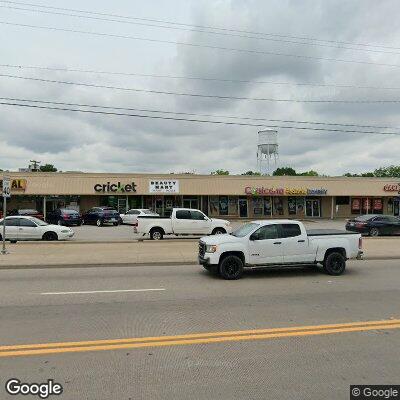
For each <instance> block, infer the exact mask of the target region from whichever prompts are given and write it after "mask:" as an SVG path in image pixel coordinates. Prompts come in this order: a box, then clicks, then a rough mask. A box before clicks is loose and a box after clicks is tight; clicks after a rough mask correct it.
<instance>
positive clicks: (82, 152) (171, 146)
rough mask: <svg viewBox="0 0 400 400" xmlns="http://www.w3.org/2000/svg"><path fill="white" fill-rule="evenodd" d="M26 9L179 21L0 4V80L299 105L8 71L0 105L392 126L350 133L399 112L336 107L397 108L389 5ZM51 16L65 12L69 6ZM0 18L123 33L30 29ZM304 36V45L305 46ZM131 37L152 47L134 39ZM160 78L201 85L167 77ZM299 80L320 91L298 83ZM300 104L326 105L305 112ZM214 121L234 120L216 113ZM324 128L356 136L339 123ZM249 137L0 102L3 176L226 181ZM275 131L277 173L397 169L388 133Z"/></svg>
mask: <svg viewBox="0 0 400 400" xmlns="http://www.w3.org/2000/svg"><path fill="white" fill-rule="evenodd" d="M21 1H23V0H21ZM31 4H32V3H31ZM35 4H39V5H42V6H53V7H61V8H70V9H77V10H89V11H94V12H102V13H106V14H116V15H122V16H130V17H135V18H143V19H153V20H162V21H168V22H175V23H179V24H186V25H177V24H168V23H166V22H164V23H155V22H149V21H147V22H146V21H143V20H140V19H127V18H125V19H121V18H117V17H107V16H103V17H100V18H103V20H101V19H88V18H78V17H73V16H67V15H57V14H48V13H47V14H46V13H39V12H37V11H32V10H38V7H32V6H23V5H15V4H10V3H5V2H1V1H0V6H2V7H0V22H3V23H1V24H0V64H2V65H3V66H0V74H3V75H13V76H18V77H29V78H40V79H47V80H59V81H60V80H62V81H69V82H77V83H85V84H96V85H103V86H104V85H105V86H114V87H122V88H133V89H145V90H155V91H168V92H177V93H196V94H203V95H217V96H228V97H246V98H251V99H254V98H258V99H259V98H263V99H265V98H268V99H287V100H300V101H297V102H292V101H289V102H277V101H264V100H237V99H236V100H235V99H218V98H199V97H190V96H173V95H166V94H155V93H143V92H137V91H132V90H116V89H106V88H94V87H84V86H74V85H63V84H56V83H49V82H40V81H32V80H22V79H17V78H15V77H14V78H12V77H10V76H8V77H4V76H0V93H1V94H0V97H3V98H4V97H8V98H19V99H31V100H33V99H34V100H42V101H55V102H67V103H80V104H91V105H99V106H108V107H123V108H134V109H151V110H163V111H172V112H184V113H194V114H211V115H218V116H235V117H251V118H265V119H278V120H294V121H320V122H329V123H340V124H358V125H376V126H384V127H387V126H388V127H393V128H392V129H380V128H379V129H378V128H357V129H359V130H364V131H378V132H386V131H399V132H400V120H399V119H400V113H399V107H400V103H390V102H389V103H387V102H386V103H351V102H350V103H338V102H337V101H338V100H350V101H353V100H362V101H366V100H369V101H370V100H385V101H388V100H398V99H400V73H399V72H400V25H399V24H398V15H399V12H400V4H399V2H398V1H396V0H383V1H379V2H377V1H374V0H359V1H352V0H343V1H341V0H320V1H315V0H310V1H306V0H302V1H297V0H296V1H294V0H293V1H290V0H276V1H274V0H268V1H263V0H258V1H256V0H212V1H211V0H168V1H167V0H164V1H162V0H152V1H147V2H144V1H142V0H117V1H113V2H109V1H105V0H97V1H93V0H86V1H84V2H82V1H78V0H69V1H65V0H53V1H51V2H50V1H38V2H36V1H35ZM4 6H5V7H4ZM10 7H16V8H29V9H30V10H31V11H27V10H21V9H15V8H10ZM41 10H45V9H44V8H42V9H41ZM47 11H55V10H49V9H47ZM59 12H60V13H64V14H65V13H69V14H73V15H77V13H76V12H72V11H69V12H68V11H59ZM79 15H84V14H82V13H81V14H79ZM92 16H94V15H93V14H92ZM98 17H99V16H98ZM104 19H117V20H119V21H125V23H123V22H115V21H104ZM4 22H7V23H17V24H27V25H36V26H48V27H57V28H63V29H69V30H79V31H89V32H99V33H107V34H111V35H119V36H130V37H131V38H121V37H115V36H104V35H102V36H100V35H88V34H83V33H72V32H65V31H54V30H53V31H51V30H43V29H35V28H32V27H26V26H25V27H21V26H14V25H8V24H4ZM133 22H134V23H133ZM138 22H140V23H141V25H140V24H137V23H138ZM146 24H147V25H146ZM148 25H163V26H164V27H160V26H157V27H156V26H148ZM189 25H193V26H208V27H219V28H224V29H229V30H234V31H235V32H232V31H227V30H218V31H216V30H215V29H214V30H212V32H214V34H213V33H210V29H208V33H205V32H199V28H193V27H191V26H189ZM165 27H168V29H167V28H165ZM170 28H180V29H170ZM182 28H183V29H182ZM203 30H204V29H203ZM238 31H251V32H257V33H265V34H274V35H262V36H261V35H258V34H246V33H240V32H238ZM215 32H219V33H224V34H215ZM132 37H136V38H140V40H138V39H133V38H132ZM304 37H305V38H313V40H304V39H302V38H304ZM143 38H145V39H152V40H153V39H155V40H156V41H149V40H146V41H145V40H141V39H143ZM314 39H318V41H316V40H314ZM160 41H164V42H160ZM165 42H175V43H165ZM176 42H180V43H186V44H192V45H193V44H194V45H195V46H188V45H183V44H176ZM341 42H348V43H347V44H344V43H341ZM197 45H200V46H197ZM201 46H203V47H201ZM204 46H214V47H219V48H218V49H215V48H209V47H204ZM221 48H230V49H232V48H233V49H244V50H255V51H256V52H249V51H232V50H223V49H221ZM269 53H280V54H289V55H299V56H301V57H293V56H282V55H272V54H269ZM335 60H347V61H350V62H343V61H335ZM5 64H7V65H21V66H24V67H28V66H39V67H50V68H58V69H69V70H71V69H79V70H92V71H108V72H121V73H125V75H121V74H100V73H86V72H69V71H60V70H59V71H54V70H43V69H42V70H41V69H32V68H18V69H17V68H13V67H5V66H4V65H5ZM379 64H380V65H379ZM382 64H386V65H382ZM129 74H147V75H158V77H143V76H137V75H129ZM160 75H162V76H166V75H167V76H170V77H169V78H165V77H160ZM171 76H175V77H176V76H180V77H200V78H207V79H202V80H193V79H172V78H171ZM208 78H212V79H216V80H209V79H208ZM218 79H220V80H221V79H222V80H224V79H225V80H231V81H234V82H226V81H225V82H224V81H219V80H218ZM238 81H242V82H238ZM243 81H245V82H243ZM278 83H279V84H278ZM304 83H312V84H314V83H316V84H325V85H328V86H309V85H302V84H304ZM335 85H337V86H335ZM343 86H350V87H343ZM360 86H361V87H363V88H360ZM365 87H367V88H365ZM388 88H389V89H388ZM396 88H397V89H396ZM304 100H324V101H326V100H333V101H335V102H332V103H329V102H328V103H326V102H323V103H307V102H303V101H304ZM0 101H3V100H0ZM142 114H149V113H144V112H142ZM152 115H160V114H152ZM163 115H167V114H163ZM168 115H169V116H171V114H168ZM189 118H199V117H193V116H192V117H189ZM200 119H211V118H210V117H207V118H206V117H201V118H200ZM215 119H217V120H224V121H228V120H229V121H235V120H233V119H228V118H226V117H224V118H214V120H215ZM236 121H239V120H236ZM241 121H242V122H250V123H256V122H254V121H249V120H245V121H244V120H241ZM258 123H260V122H258ZM265 123H266V124H267V125H271V124H274V123H272V122H265ZM276 124H279V125H281V126H288V125H290V126H293V125H296V124H293V123H291V124H290V123H286V124H284V123H276ZM297 126H303V127H304V126H312V127H314V128H317V127H318V128H320V127H321V125H304V124H303V125H298V124H297ZM396 127H398V128H396ZM334 128H337V129H345V130H354V129H356V128H353V127H349V126H347V127H346V126H334ZM257 131H258V128H257V127H251V126H250V127H249V126H234V125H215V124H206V123H193V122H178V121H169V120H159V119H146V118H143V119H142V118H133V117H127V116H109V115H98V114H82V113H74V112H65V111H53V110H40V109H26V108H20V107H11V106H6V105H0V168H2V169H10V170H15V169H18V168H19V167H26V166H27V164H28V161H29V160H32V159H36V160H41V161H42V162H43V163H52V164H55V165H56V166H57V167H58V168H59V169H61V170H64V171H66V170H81V171H97V172H183V171H195V172H196V173H209V172H210V171H212V170H215V169H220V168H222V169H227V170H229V171H230V172H231V173H242V172H244V171H247V170H249V169H253V170H254V169H255V167H256V144H257ZM278 132H279V151H280V156H279V164H280V165H282V166H286V165H290V166H293V167H294V168H296V169H298V170H308V169H314V170H317V171H318V172H320V173H324V174H331V175H341V174H343V173H344V172H347V171H353V172H361V171H366V170H372V169H375V168H377V167H379V166H383V165H389V164H399V149H400V136H392V135H379V134H367V133H366V134H353V133H349V132H347V133H346V132H323V131H311V130H310V131H308V130H299V129H287V128H286V129H285V128H279V129H278Z"/></svg>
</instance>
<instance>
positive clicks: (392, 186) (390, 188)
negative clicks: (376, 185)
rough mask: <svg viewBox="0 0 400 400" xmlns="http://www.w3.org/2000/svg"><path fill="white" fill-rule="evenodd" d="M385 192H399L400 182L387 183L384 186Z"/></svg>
mask: <svg viewBox="0 0 400 400" xmlns="http://www.w3.org/2000/svg"><path fill="white" fill-rule="evenodd" d="M383 190H384V191H385V192H399V191H400V183H397V184H396V183H394V184H387V185H385V186H384V187H383Z"/></svg>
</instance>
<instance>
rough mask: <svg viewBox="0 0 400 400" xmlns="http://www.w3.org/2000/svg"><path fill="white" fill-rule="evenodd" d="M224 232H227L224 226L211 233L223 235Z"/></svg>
mask: <svg viewBox="0 0 400 400" xmlns="http://www.w3.org/2000/svg"><path fill="white" fill-rule="evenodd" d="M224 233H226V230H225V229H224V228H215V229H214V230H213V231H212V233H211V235H223V234H224Z"/></svg>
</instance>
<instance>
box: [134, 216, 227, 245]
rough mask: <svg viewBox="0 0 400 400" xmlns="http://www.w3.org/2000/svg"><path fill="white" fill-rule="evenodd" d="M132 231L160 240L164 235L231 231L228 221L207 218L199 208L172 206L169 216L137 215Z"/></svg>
mask: <svg viewBox="0 0 400 400" xmlns="http://www.w3.org/2000/svg"><path fill="white" fill-rule="evenodd" d="M133 226H134V232H135V233H137V234H139V235H141V236H147V235H149V236H150V239H152V240H161V239H163V237H164V235H220V234H224V233H230V232H232V227H231V224H230V222H229V221H226V220H223V219H216V218H208V217H207V215H205V214H204V213H202V212H201V211H200V210H194V209H191V208H174V209H173V210H172V214H171V217H170V218H162V217H154V216H145V215H138V217H137V222H136V223H134V225H133Z"/></svg>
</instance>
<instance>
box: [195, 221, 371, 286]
mask: <svg viewBox="0 0 400 400" xmlns="http://www.w3.org/2000/svg"><path fill="white" fill-rule="evenodd" d="M362 255H363V252H362V238H361V235H360V234H358V233H349V232H345V231H338V230H328V229H316V230H310V231H308V232H307V231H306V229H305V227H304V225H303V224H302V223H301V222H299V221H294V220H267V221H254V222H250V223H248V224H245V225H243V226H241V227H240V228H239V229H237V230H236V231H234V232H233V233H232V234H230V235H219V236H212V237H203V238H201V239H200V241H199V263H200V264H201V265H203V266H204V268H205V269H207V270H208V271H210V272H214V273H218V274H219V275H220V276H221V277H222V278H224V279H239V278H240V277H241V276H242V274H243V270H244V268H245V267H260V266H266V267H267V266H298V265H317V264H322V266H323V269H324V271H325V272H326V273H328V274H330V275H341V274H342V273H343V272H344V270H345V268H346V260H348V259H354V258H356V259H361V258H362Z"/></svg>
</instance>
